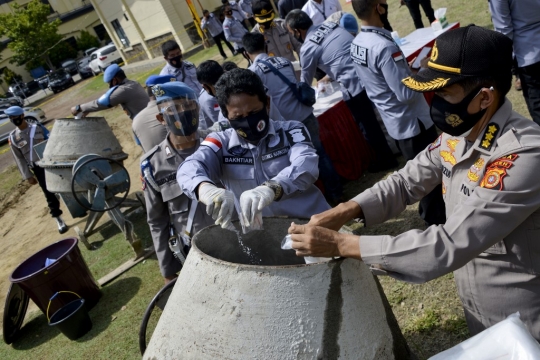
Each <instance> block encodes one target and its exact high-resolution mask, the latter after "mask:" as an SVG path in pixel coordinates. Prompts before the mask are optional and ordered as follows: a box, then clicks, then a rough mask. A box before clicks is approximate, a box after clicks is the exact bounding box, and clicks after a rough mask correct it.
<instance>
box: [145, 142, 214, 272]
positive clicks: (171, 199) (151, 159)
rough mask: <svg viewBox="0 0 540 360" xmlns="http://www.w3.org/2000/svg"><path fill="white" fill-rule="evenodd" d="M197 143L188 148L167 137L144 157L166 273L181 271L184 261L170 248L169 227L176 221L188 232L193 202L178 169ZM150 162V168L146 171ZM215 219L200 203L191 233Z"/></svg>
mask: <svg viewBox="0 0 540 360" xmlns="http://www.w3.org/2000/svg"><path fill="white" fill-rule="evenodd" d="M198 147H199V144H197V146H195V147H193V148H191V149H187V150H176V149H174V148H173V146H172V145H171V144H170V142H169V140H168V139H165V140H164V141H163V142H161V143H160V144H159V145H157V146H156V147H154V148H153V149H152V150H150V151H149V152H148V153H146V154H145V155H143V157H142V159H141V170H142V174H143V177H144V184H143V188H144V198H145V200H146V213H147V220H148V226H149V227H150V232H151V234H152V240H153V242H154V248H155V249H156V255H157V258H158V263H159V268H160V270H161V274H162V275H163V276H164V277H168V276H172V275H174V274H175V273H177V272H178V271H180V268H181V265H180V262H179V261H178V260H176V259H175V258H174V256H173V253H172V252H171V250H170V249H169V243H168V240H169V227H170V224H171V222H172V224H173V226H174V229H175V231H176V234H184V232H185V231H186V225H187V221H188V215H189V209H190V208H191V206H192V205H193V203H192V200H191V199H189V198H188V197H187V196H186V195H185V194H183V193H182V190H181V189H180V187H179V186H178V183H177V181H176V170H177V169H178V166H179V165H180V164H181V163H182V161H184V159H185V158H187V157H188V156H189V155H191V154H193V153H194V152H195V150H197V148H198ZM146 166H149V169H150V172H148V171H145V170H144V169H145V167H146ZM213 223H214V221H213V220H212V218H211V217H210V216H208V215H207V214H206V207H205V206H204V205H203V204H200V203H199V204H198V205H197V210H196V212H195V217H194V220H193V229H192V231H191V236H192V237H193V235H194V234H195V233H196V232H198V231H199V230H201V229H202V228H204V227H206V226H209V225H212V224H213Z"/></svg>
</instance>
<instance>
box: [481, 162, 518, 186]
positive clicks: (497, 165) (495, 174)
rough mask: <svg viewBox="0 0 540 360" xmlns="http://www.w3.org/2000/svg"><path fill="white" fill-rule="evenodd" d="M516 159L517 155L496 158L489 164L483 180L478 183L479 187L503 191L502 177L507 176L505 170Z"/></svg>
mask: <svg viewBox="0 0 540 360" xmlns="http://www.w3.org/2000/svg"><path fill="white" fill-rule="evenodd" d="M517 158H518V155H517V154H510V155H507V156H503V157H501V158H498V159H497V160H495V161H494V162H492V163H491V164H489V165H488V167H487V169H486V173H485V174H484V178H483V179H482V182H481V183H480V187H483V188H486V189H495V190H499V191H500V190H502V189H504V182H503V180H504V177H505V176H506V175H507V170H508V169H510V168H511V167H512V166H513V165H514V160H516V159H517Z"/></svg>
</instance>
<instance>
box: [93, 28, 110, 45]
mask: <svg viewBox="0 0 540 360" xmlns="http://www.w3.org/2000/svg"><path fill="white" fill-rule="evenodd" d="M94 31H95V32H96V35H97V37H98V39H99V40H100V41H104V40H107V39H109V34H107V30H106V29H105V26H103V24H99V25H97V26H94Z"/></svg>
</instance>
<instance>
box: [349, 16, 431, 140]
mask: <svg viewBox="0 0 540 360" xmlns="http://www.w3.org/2000/svg"><path fill="white" fill-rule="evenodd" d="M371 31H374V32H371ZM350 52H351V58H352V60H353V61H352V63H353V64H354V68H355V69H356V72H357V73H358V76H359V77H360V78H361V79H362V81H363V82H364V84H369V85H367V86H366V92H367V95H368V97H369V99H370V100H371V101H372V102H373V103H374V104H375V106H376V107H377V109H378V110H379V113H380V114H381V118H382V120H383V122H384V125H385V126H386V129H387V130H388V134H390V136H391V137H392V138H394V139H396V140H403V139H408V138H411V137H413V136H415V135H418V134H420V130H421V129H420V124H419V121H421V122H422V123H423V124H424V126H425V128H426V129H428V128H430V127H431V126H432V125H433V121H431V116H430V114H429V106H428V104H427V103H426V100H425V98H424V95H423V94H422V93H419V92H416V91H413V90H411V89H409V88H408V87H406V86H405V85H403V84H402V83H401V80H402V79H404V78H406V77H407V76H409V75H411V71H410V69H409V65H408V64H407V59H406V58H405V55H403V53H402V52H401V50H400V49H399V47H398V46H397V45H396V44H395V43H394V41H393V40H392V37H391V36H390V32H389V31H387V30H385V29H382V28H378V27H373V26H364V27H362V31H361V32H360V33H359V34H358V35H357V36H356V38H355V39H354V41H353V43H352V45H351V47H350Z"/></svg>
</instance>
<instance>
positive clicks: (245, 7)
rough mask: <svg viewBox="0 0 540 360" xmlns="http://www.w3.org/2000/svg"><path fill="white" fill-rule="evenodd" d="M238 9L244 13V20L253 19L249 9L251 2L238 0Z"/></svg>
mask: <svg viewBox="0 0 540 360" xmlns="http://www.w3.org/2000/svg"><path fill="white" fill-rule="evenodd" d="M239 5H240V8H241V9H242V11H243V12H244V16H245V17H246V18H248V19H249V18H252V17H253V10H252V9H251V0H240V2H239Z"/></svg>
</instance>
